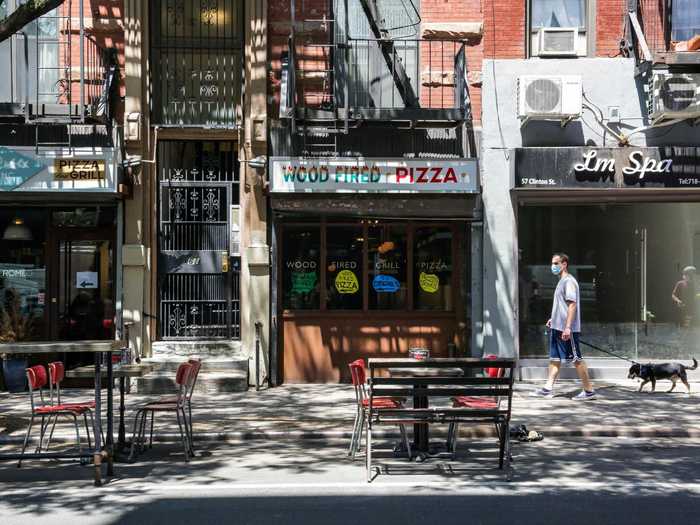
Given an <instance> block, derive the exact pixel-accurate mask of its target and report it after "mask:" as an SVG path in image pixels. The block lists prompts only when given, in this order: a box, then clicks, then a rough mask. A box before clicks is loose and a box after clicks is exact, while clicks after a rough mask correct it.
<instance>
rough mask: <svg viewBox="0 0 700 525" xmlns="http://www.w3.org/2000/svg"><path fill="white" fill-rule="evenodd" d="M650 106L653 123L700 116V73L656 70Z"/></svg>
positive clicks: (653, 77)
mask: <svg viewBox="0 0 700 525" xmlns="http://www.w3.org/2000/svg"><path fill="white" fill-rule="evenodd" d="M650 106H651V107H650V110H651V111H650V115H649V116H650V117H651V120H652V123H658V122H661V121H662V120H669V119H694V118H700V73H668V72H667V71H663V72H660V71H655V72H654V74H653V76H652V92H651V101H650Z"/></svg>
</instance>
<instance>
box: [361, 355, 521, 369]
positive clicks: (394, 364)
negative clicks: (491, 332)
mask: <svg viewBox="0 0 700 525" xmlns="http://www.w3.org/2000/svg"><path fill="white" fill-rule="evenodd" d="M367 363H368V368H369V369H370V370H376V369H382V368H419V367H421V368H423V367H425V368H515V360H513V359H505V358H499V359H473V360H472V359H469V358H431V359H384V358H370V359H369V360H368V362H367Z"/></svg>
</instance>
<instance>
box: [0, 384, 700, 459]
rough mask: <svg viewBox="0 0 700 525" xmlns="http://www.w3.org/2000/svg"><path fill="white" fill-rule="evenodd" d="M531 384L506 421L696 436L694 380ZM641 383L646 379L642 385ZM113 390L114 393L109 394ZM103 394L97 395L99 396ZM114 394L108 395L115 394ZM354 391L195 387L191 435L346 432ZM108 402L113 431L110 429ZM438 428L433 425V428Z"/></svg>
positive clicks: (332, 435)
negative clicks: (588, 395)
mask: <svg viewBox="0 0 700 525" xmlns="http://www.w3.org/2000/svg"><path fill="white" fill-rule="evenodd" d="M536 386H539V385H535V384H533V383H518V384H517V385H516V391H515V394H514V398H513V416H512V422H511V424H512V425H519V424H525V425H527V427H528V429H529V430H538V431H540V432H542V433H543V434H544V435H545V436H552V437H554V436H558V437H576V436H585V437H609V436H620V437H654V436H659V437H681V438H683V437H700V420H698V417H697V414H698V412H697V397H696V396H698V395H700V383H691V388H692V389H693V391H694V392H698V394H695V395H691V396H689V395H688V394H687V393H685V387H684V386H678V387H677V388H676V391H675V392H673V393H670V394H669V393H665V390H667V389H668V388H669V387H670V383H669V382H668V381H663V382H660V383H657V388H658V390H657V392H656V393H654V394H650V393H648V392H642V393H638V392H637V389H638V387H639V384H638V383H636V382H633V381H628V382H622V383H602V382H599V383H598V384H597V385H596V387H597V391H598V398H597V399H595V400H590V401H574V400H572V399H570V397H571V396H573V395H575V394H576V393H578V392H579V391H580V386H579V383H578V382H574V381H571V382H567V381H563V382H560V384H559V385H558V389H557V392H556V394H557V395H556V396H555V397H554V398H553V399H540V398H531V397H529V396H528V394H529V393H530V392H531V391H532V390H533V389H534V388H535V387H536ZM646 388H647V390H648V388H649V385H647V387H646ZM86 393H87V391H86V390H82V391H80V392H77V391H70V390H68V391H66V392H65V399H66V400H69V401H78V400H87V399H89V395H85V394H86ZM116 397H117V395H116V393H115V398H116ZM103 398H104V396H103ZM152 398H153V396H145V395H135V394H134V395H127V410H126V431H127V439H129V438H130V437H131V431H132V425H133V414H134V412H135V407H137V406H139V405H140V404H142V403H144V402H146V401H148V400H150V399H152ZM115 401H116V399H115ZM354 403H355V401H354V393H353V389H352V387H351V386H350V385H284V386H281V387H277V388H272V389H269V390H261V391H259V392H256V391H255V390H254V389H253V390H249V391H248V392H241V393H233V394H225V395H215V396H209V397H205V396H204V395H202V394H197V393H195V396H194V397H193V408H194V410H193V419H194V430H195V439H197V440H201V441H239V440H256V439H259V440H262V439H265V440H269V439H319V440H323V439H338V438H343V439H345V438H347V439H349V438H350V433H351V431H352V422H353V418H354V415H355V408H354ZM117 408H118V407H117V405H115V433H116V429H117V424H118V421H117V415H118V411H117ZM28 412H29V399H28V396H27V394H7V393H0V445H9V444H14V443H21V440H22V439H23V437H24V433H25V431H26V425H27V424H28V422H29V418H28V416H27V414H28ZM441 431H442V429H440V428H439V427H438V428H436V432H437V433H440V432H441ZM73 432H74V430H73V428H72V426H71V425H69V424H64V425H60V428H59V427H57V429H56V435H55V437H56V439H57V440H58V441H70V440H72V439H74V434H73ZM395 432H396V431H395V429H393V427H380V431H379V432H378V435H382V433H384V434H385V435H393V434H394V433H395ZM461 433H462V434H464V435H465V436H468V435H471V436H488V435H491V434H492V433H493V429H492V428H491V426H483V427H470V426H469V425H463V426H462V429H461ZM177 439H179V436H178V434H177V424H176V422H175V420H174V418H173V417H169V416H168V415H162V416H160V417H158V418H157V419H156V425H155V436H154V440H156V441H173V440H177Z"/></svg>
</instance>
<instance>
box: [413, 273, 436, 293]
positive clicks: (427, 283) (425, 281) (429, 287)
mask: <svg viewBox="0 0 700 525" xmlns="http://www.w3.org/2000/svg"><path fill="white" fill-rule="evenodd" d="M418 282H419V283H420V287H421V290H423V291H424V292H428V293H435V292H437V291H438V288H439V287H440V278H439V277H438V276H437V275H435V274H434V273H425V272H421V273H420V276H419V278H418Z"/></svg>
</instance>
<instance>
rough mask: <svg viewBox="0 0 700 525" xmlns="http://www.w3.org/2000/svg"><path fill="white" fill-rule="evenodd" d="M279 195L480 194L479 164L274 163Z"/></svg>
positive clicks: (359, 160) (381, 161)
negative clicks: (338, 193) (339, 193)
mask: <svg viewBox="0 0 700 525" xmlns="http://www.w3.org/2000/svg"><path fill="white" fill-rule="evenodd" d="M270 170H271V191H272V192H276V193H297V192H301V193H334V192H348V193H423V192H454V193H477V192H478V191H479V189H478V182H477V181H478V171H477V163H476V159H461V160H433V159H421V160H413V159H411V160H408V159H376V158H365V159H363V158H345V159H333V158H320V159H304V158H299V157H291V158H290V157H273V158H272V159H270Z"/></svg>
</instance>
